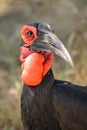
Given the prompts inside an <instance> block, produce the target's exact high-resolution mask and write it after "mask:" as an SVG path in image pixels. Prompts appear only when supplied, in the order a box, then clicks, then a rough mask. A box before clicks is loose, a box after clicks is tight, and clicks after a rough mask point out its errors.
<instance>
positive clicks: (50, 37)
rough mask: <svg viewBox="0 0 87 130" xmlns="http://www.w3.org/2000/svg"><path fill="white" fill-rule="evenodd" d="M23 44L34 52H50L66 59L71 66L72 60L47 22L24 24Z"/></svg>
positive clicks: (22, 31)
mask: <svg viewBox="0 0 87 130" xmlns="http://www.w3.org/2000/svg"><path fill="white" fill-rule="evenodd" d="M21 34H22V39H23V41H24V46H25V47H27V48H29V49H30V50H32V51H34V52H43V53H44V52H52V53H53V54H56V55H57V56H60V57H61V58H63V59H64V60H65V61H67V62H68V63H69V64H70V65H71V66H72V67H73V66H74V65H73V62H72V59H71V56H70V55H69V53H68V51H67V49H66V48H65V47H64V45H63V43H62V42H61V41H60V40H59V38H58V37H57V36H56V35H55V34H54V32H53V30H52V28H51V27H50V25H49V24H47V23H35V24H31V25H24V26H23V28H22V30H21Z"/></svg>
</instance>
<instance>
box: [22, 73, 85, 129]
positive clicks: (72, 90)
mask: <svg viewBox="0 0 87 130" xmlns="http://www.w3.org/2000/svg"><path fill="white" fill-rule="evenodd" d="M44 87H45V88H44ZM25 95H26V96H25ZM21 108H22V113H21V114H22V121H23V125H24V128H25V130H41V129H42V130H87V88H86V87H82V86H78V85H74V84H72V83H70V82H67V81H62V80H61V81H60V80H54V77H53V76H52V71H51V70H50V71H49V72H48V74H47V75H46V76H45V77H44V79H43V81H42V82H41V83H40V84H39V85H38V86H37V87H33V88H32V87H31V86H30V87H26V85H24V86H23V92H22V97H21Z"/></svg>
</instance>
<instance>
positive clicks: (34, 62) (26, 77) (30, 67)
mask: <svg viewBox="0 0 87 130" xmlns="http://www.w3.org/2000/svg"><path fill="white" fill-rule="evenodd" d="M29 27H30V28H29ZM32 28H33V29H32ZM32 28H31V26H27V25H25V26H24V27H23V28H22V31H21V34H22V39H23V40H24V42H25V41H27V42H25V45H27V46H29V45H31V44H32V43H33V41H34V40H35V39H36V38H37V32H35V31H36V30H35V28H34V27H32ZM26 30H27V31H26ZM29 31H32V32H34V35H33V38H31V39H30V38H29V36H28V35H27V34H26V33H27V32H29ZM35 33H36V34H35ZM25 45H24V46H22V47H20V61H21V62H22V66H21V67H22V76H21V77H22V81H23V83H25V84H26V85H30V86H36V85H38V84H39V83H40V82H41V81H42V78H43V77H44V76H45V75H46V74H47V72H48V71H49V69H50V68H51V66H52V60H53V54H52V53H49V52H45V53H44V54H43V53H38V52H33V51H31V50H29V48H26V47H25Z"/></svg>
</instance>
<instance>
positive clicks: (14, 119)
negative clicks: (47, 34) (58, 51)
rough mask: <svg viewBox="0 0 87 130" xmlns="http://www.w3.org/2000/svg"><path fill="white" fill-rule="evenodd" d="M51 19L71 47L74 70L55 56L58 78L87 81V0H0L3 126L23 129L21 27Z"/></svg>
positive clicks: (0, 113) (0, 129) (0, 122)
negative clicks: (21, 107)
mask: <svg viewBox="0 0 87 130" xmlns="http://www.w3.org/2000/svg"><path fill="white" fill-rule="evenodd" d="M32 22H48V23H49V24H51V26H52V27H53V29H54V31H55V33H56V35H57V36H58V37H59V38H60V39H61V40H62V42H63V43H64V44H65V46H66V48H67V49H68V50H69V52H70V54H71V56H72V58H73V61H74V64H75V70H74V69H73V68H71V67H70V66H69V65H68V64H67V63H65V61H63V60H62V59H60V58H58V57H55V60H54V64H53V71H54V74H55V77H56V78H59V79H63V80H68V81H72V82H74V83H78V84H81V85H87V0H53V1H52V0H43V1H42V0H24V1H21V0H8V1H7V0H0V130H22V129H23V128H22V125H21V118H20V93H21V89H22V87H21V86H22V85H21V78H20V75H21V70H20V62H19V46H20V42H21V36H20V29H21V27H22V26H23V25H24V24H26V23H32Z"/></svg>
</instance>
